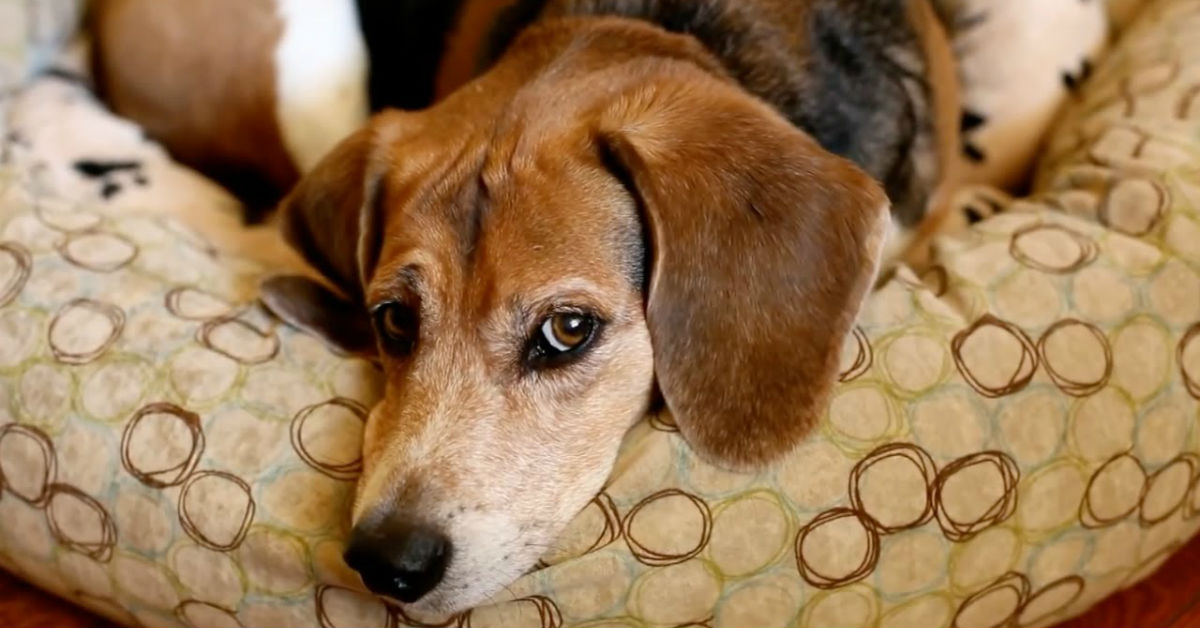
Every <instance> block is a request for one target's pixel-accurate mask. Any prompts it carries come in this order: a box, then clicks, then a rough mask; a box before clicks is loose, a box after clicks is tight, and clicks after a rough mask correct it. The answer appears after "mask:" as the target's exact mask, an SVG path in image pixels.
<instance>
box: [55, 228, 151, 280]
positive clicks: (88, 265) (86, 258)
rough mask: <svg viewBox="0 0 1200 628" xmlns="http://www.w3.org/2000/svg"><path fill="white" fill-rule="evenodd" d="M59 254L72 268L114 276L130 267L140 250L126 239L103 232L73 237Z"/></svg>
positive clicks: (70, 236) (71, 235) (68, 238)
mask: <svg viewBox="0 0 1200 628" xmlns="http://www.w3.org/2000/svg"><path fill="white" fill-rule="evenodd" d="M58 254H59V255H61V256H62V258H63V259H65V260H67V261H68V262H70V263H71V264H73V265H75V266H78V267H80V268H83V269H84V270H90V271H93V272H97V273H111V272H115V271H118V270H121V269H122V268H125V267H126V266H128V265H129V264H130V263H131V262H133V260H134V258H136V257H137V254H138V248H137V245H135V244H134V243H133V242H130V241H129V239H127V238H126V237H125V236H122V235H118V234H115V233H106V232H103V231H84V232H80V233H72V234H70V235H68V236H67V237H66V239H64V240H63V241H62V242H61V243H59V245H58Z"/></svg>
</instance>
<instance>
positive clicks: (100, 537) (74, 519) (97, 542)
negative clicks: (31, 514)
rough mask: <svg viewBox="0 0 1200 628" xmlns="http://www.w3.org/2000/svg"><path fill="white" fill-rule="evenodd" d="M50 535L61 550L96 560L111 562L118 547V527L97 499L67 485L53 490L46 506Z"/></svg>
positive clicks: (57, 485) (59, 485) (51, 489)
mask: <svg viewBox="0 0 1200 628" xmlns="http://www.w3.org/2000/svg"><path fill="white" fill-rule="evenodd" d="M46 520H47V522H48V523H49V524H50V534H51V535H53V536H54V540H55V541H58V544H59V545H61V546H62V547H64V548H66V549H68V550H70V551H72V552H79V553H80V554H83V555H84V556H87V557H88V558H91V559H92V560H94V561H97V562H101V563H106V562H108V561H109V560H111V559H112V555H113V548H114V547H116V545H117V526H116V524H114V523H113V520H112V517H111V516H110V515H109V514H108V511H107V510H105V509H104V506H102V505H101V504H100V502H99V501H97V500H96V499H95V498H94V497H92V496H91V495H88V494H87V493H84V492H83V491H81V490H79V489H77V488H75V487H74V486H68V485H66V484H55V485H53V486H52V487H51V488H50V499H49V500H48V501H47V504H46Z"/></svg>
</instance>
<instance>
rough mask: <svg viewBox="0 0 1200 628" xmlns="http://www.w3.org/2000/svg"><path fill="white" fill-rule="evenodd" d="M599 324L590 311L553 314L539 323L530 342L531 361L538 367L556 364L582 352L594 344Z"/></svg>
mask: <svg viewBox="0 0 1200 628" xmlns="http://www.w3.org/2000/svg"><path fill="white" fill-rule="evenodd" d="M599 325H600V324H599V321H597V320H596V317H595V316H592V315H591V314H585V313H582V312H560V313H558V314H554V315H553V316H551V317H549V318H547V319H546V320H544V321H542V324H541V325H539V326H538V330H537V332H536V333H535V335H534V338H533V342H532V343H531V345H532V346H531V351H530V356H529V357H530V361H531V362H532V363H533V364H534V365H535V366H553V365H555V363H558V362H561V361H562V360H565V359H569V358H572V357H575V356H577V355H579V354H580V353H581V352H582V351H583V350H584V349H586V348H587V347H588V346H589V345H590V344H591V342H592V340H593V338H594V337H595V336H596V330H597V328H598V327H599Z"/></svg>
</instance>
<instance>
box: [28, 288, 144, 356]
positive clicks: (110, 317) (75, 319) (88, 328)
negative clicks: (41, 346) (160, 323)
mask: <svg viewBox="0 0 1200 628" xmlns="http://www.w3.org/2000/svg"><path fill="white" fill-rule="evenodd" d="M124 329H125V312H123V311H121V308H119V307H117V306H115V305H112V304H110V303H103V302H100V301H94V300H92V299H75V300H74V301H71V302H69V303H67V304H66V305H64V306H62V307H61V308H59V310H58V312H56V313H55V314H54V318H53V319H51V321H50V328H49V331H48V332H47V334H46V337H47V340H48V342H49V343H50V351H51V352H52V353H53V354H54V358H55V359H56V360H58V361H59V362H62V363H63V364H72V365H80V364H87V363H89V362H92V361H94V360H96V358H99V357H100V356H101V355H104V352H105V351H107V350H108V349H109V347H111V346H113V344H115V343H116V342H117V340H118V339H119V338H120V337H121V332H122V331H124Z"/></svg>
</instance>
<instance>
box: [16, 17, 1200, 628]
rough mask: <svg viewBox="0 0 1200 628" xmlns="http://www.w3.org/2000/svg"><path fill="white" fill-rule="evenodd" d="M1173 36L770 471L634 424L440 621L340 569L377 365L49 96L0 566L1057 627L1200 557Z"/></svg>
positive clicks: (623, 612)
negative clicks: (555, 518) (260, 291)
mask: <svg viewBox="0 0 1200 628" xmlns="http://www.w3.org/2000/svg"><path fill="white" fill-rule="evenodd" d="M1198 30H1200V0H1154V1H1152V2H1150V3H1148V5H1147V6H1146V7H1145V8H1144V9H1143V10H1142V11H1141V12H1140V14H1139V16H1138V18H1137V19H1136V21H1135V23H1133V24H1132V25H1131V26H1129V27H1128V28H1127V29H1126V30H1125V34H1124V35H1123V38H1122V40H1121V41H1120V42H1119V44H1118V45H1117V47H1116V49H1115V50H1114V51H1113V52H1112V53H1110V54H1109V55H1108V56H1107V57H1106V58H1105V59H1103V60H1102V61H1100V62H1099V63H1098V66H1097V69H1096V71H1095V73H1094V75H1093V77H1092V78H1091V79H1090V80H1089V81H1088V82H1087V84H1086V85H1085V86H1084V87H1083V89H1081V90H1080V91H1079V92H1078V94H1077V96H1076V97H1075V98H1076V100H1075V102H1073V104H1072V106H1071V111H1070V113H1069V115H1068V116H1067V117H1066V119H1065V120H1064V121H1062V122H1060V123H1059V125H1058V127H1057V128H1056V130H1055V132H1054V133H1053V137H1052V138H1051V140H1050V142H1049V144H1048V147H1047V149H1046V150H1045V151H1044V152H1043V156H1042V159H1041V164H1040V167H1039V172H1038V177H1037V183H1036V186H1035V194H1034V195H1033V196H1032V197H1030V198H1028V199H1024V200H1020V201H1016V202H1014V203H1012V204H1011V205H1010V206H1008V207H1007V208H1006V211H1004V212H1002V213H998V214H997V215H995V216H993V217H991V218H990V219H988V220H985V221H983V222H981V223H979V224H977V225H975V226H973V227H972V228H971V229H970V230H969V231H967V232H966V233H964V234H961V235H960V236H957V237H953V238H948V239H945V240H943V241H941V242H940V243H939V252H938V253H939V257H938V260H939V263H938V265H937V266H935V267H934V268H933V269H932V270H930V271H929V272H927V273H925V274H924V275H923V276H921V277H916V276H914V275H913V274H912V273H909V272H901V273H899V274H898V275H897V276H896V277H895V278H894V279H892V280H891V281H889V282H888V283H887V284H885V285H884V286H883V287H882V288H881V289H880V290H879V291H877V292H876V293H875V294H874V295H873V296H872V297H871V299H870V301H869V303H868V305H867V307H866V309H865V311H864V313H863V315H862V317H861V319H860V321H859V324H858V327H857V328H856V329H855V331H854V333H853V335H852V336H851V337H850V338H848V340H847V343H846V348H845V353H844V359H843V373H842V376H841V380H842V383H841V385H840V387H839V388H838V389H837V391H836V394H835V396H834V398H833V402H832V404H831V406H830V408H829V411H828V412H827V414H826V416H825V417H824V419H823V420H822V422H821V424H820V427H819V429H818V430H817V432H816V433H815V434H814V435H813V436H812V438H810V439H809V440H808V441H807V442H806V443H804V444H803V446H801V447H800V448H799V449H798V450H797V451H796V452H795V453H794V454H792V455H791V456H790V457H788V459H787V460H786V461H784V462H783V463H782V464H781V465H779V466H778V467H776V468H773V469H771V470H769V471H767V472H764V473H760V474H734V473H728V472H724V471H721V470H718V469H715V468H713V467H711V466H708V465H706V464H704V463H703V462H701V461H699V460H697V459H696V458H694V457H693V456H691V455H690V453H689V451H688V448H687V446H686V445H685V444H684V442H683V441H682V440H681V439H680V438H679V436H678V434H677V432H676V429H675V428H674V426H673V425H672V423H671V420H670V417H669V416H655V417H651V418H649V419H648V420H647V421H645V422H644V423H642V424H640V425H639V426H637V427H636V428H635V429H634V430H633V431H632V433H631V434H630V436H629V438H628V439H627V442H626V444H625V446H624V448H623V453H622V455H621V457H620V460H619V462H618V464H617V468H616V470H615V471H614V473H613V475H612V478H611V480H610V482H609V483H608V485H607V487H606V488H605V490H604V491H603V492H602V493H601V494H600V495H598V496H597V497H596V498H595V499H594V500H593V501H592V503H591V504H590V505H589V506H588V507H587V508H586V509H585V510H584V511H583V512H582V513H580V515H579V516H578V517H577V519H576V520H575V522H574V523H573V524H572V525H571V527H570V529H569V530H568V532H567V533H566V534H565V535H564V537H563V538H562V539H561V540H560V542H559V546H558V547H556V548H555V549H554V550H553V551H551V552H550V553H549V554H548V555H547V556H546V557H545V558H544V559H543V561H542V563H541V564H540V565H539V568H538V569H537V570H535V571H534V572H532V573H530V574H529V575H527V576H526V577H524V578H523V579H521V580H520V581H518V582H516V583H515V584H513V585H512V586H511V587H510V588H509V589H508V590H506V591H505V592H504V593H502V594H501V595H500V596H499V597H498V598H497V599H496V600H495V602H494V603H493V604H490V605H488V606H486V607H482V608H478V609H474V610H472V611H469V612H467V613H463V614H461V615H458V616H455V617H415V616H412V615H410V614H407V613H406V612H405V611H404V610H403V609H400V608H396V607H391V606H388V605H386V604H384V603H382V602H380V601H378V600H377V599H375V598H373V597H371V596H369V595H366V594H364V593H362V592H361V588H360V586H359V584H358V582H357V578H356V577H355V576H354V575H353V574H352V573H351V572H349V571H348V570H347V568H346V567H345V566H344V565H343V563H342V561H341V558H340V554H341V547H342V539H343V538H344V536H345V534H346V532H347V526H348V522H347V520H346V518H347V513H348V502H349V499H350V498H351V494H352V489H353V481H354V479H355V477H356V475H357V473H358V470H359V467H360V460H359V457H358V440H359V438H360V435H361V428H362V423H363V420H364V417H365V413H366V409H367V408H368V407H369V406H370V405H371V403H372V402H373V401H374V400H375V399H376V398H377V395H378V383H379V382H378V380H377V376H376V374H375V371H374V369H373V367H372V366H371V365H370V364H368V363H365V362H360V361H356V360H350V359H344V358H339V357H337V356H334V355H332V354H330V353H329V352H327V351H326V350H325V349H324V348H323V346H322V345H321V344H320V343H318V342H317V341H316V340H314V339H312V338H309V337H306V336H304V335H302V334H299V333H297V332H295V331H293V330H291V329H289V328H287V327H284V326H282V325H281V324H280V323H279V322H278V321H276V320H274V319H272V318H271V317H270V316H268V315H267V314H266V313H265V312H264V311H263V310H262V308H261V307H259V306H258V305H257V303H256V300H255V294H254V286H255V285H256V282H257V281H258V279H259V278H260V277H262V276H263V273H264V272H265V269H264V267H263V265H262V264H261V263H259V262H257V261H255V259H254V256H253V255H252V253H253V252H254V251H256V250H259V247H260V245H261V246H267V245H269V243H270V242H271V240H270V234H269V233H267V234H247V233H246V232H240V231H236V223H237V220H236V207H235V204H234V203H233V202H232V201H231V199H229V198H228V197H226V196H225V195H224V194H223V193H222V192H221V191H220V190H219V189H217V188H215V187H214V186H212V185H211V184H209V183H208V182H206V181H204V180H203V179H202V178H200V177H198V176H196V175H194V174H192V173H190V172H188V171H186V170H184V169H182V168H179V167H178V166H175V165H173V164H172V163H171V162H170V161H169V159H168V158H167V156H166V155H165V154H164V153H163V152H162V150H161V149H159V148H158V147H157V146H155V145H154V144H152V143H150V142H148V141H147V140H145V139H144V138H143V137H142V135H141V133H140V132H139V131H138V129H136V128H135V127H133V126H132V125H130V124H128V123H127V122H123V121H121V120H118V119H116V118H113V117H112V116H111V115H109V114H107V113H106V112H105V111H104V110H103V109H102V107H101V106H100V105H98V104H97V103H96V102H95V101H94V100H93V99H92V98H91V96H90V95H89V94H88V92H87V90H86V89H85V88H83V87H82V86H80V85H78V84H75V83H72V82H70V81H64V80H62V79H60V78H47V79H41V80H39V81H37V82H35V83H33V84H32V85H30V86H28V87H26V88H23V89H21V90H20V91H18V92H16V93H14V94H12V95H10V96H8V97H6V98H5V99H4V101H3V102H2V104H0V107H2V108H3V110H4V112H5V115H4V116H3V118H0V119H2V120H3V121H4V122H3V124H4V125H5V128H3V129H0V136H2V137H4V138H5V140H4V143H3V145H2V146H0V522H2V525H0V566H3V568H4V569H6V570H8V571H11V572H13V573H15V574H18V575H20V576H21V577H23V578H25V579H28V580H29V581H31V582H33V583H36V584H38V585H39V586H41V587H44V588H46V589H47V590H49V591H52V592H54V593H57V594H59V595H61V596H63V597H64V598H66V599H68V600H71V601H73V602H76V603H78V604H81V605H83V606H86V607H88V608H90V609H93V610H95V611H97V612H99V613H101V614H103V615H105V616H107V617H110V618H112V619H113V620H115V621H118V622H121V623H124V624H128V625H138V624H141V625H146V626H173V625H185V626H204V627H210V626H239V625H242V626H316V625H320V626H326V627H338V628H341V627H348V626H398V625H413V626H420V625H434V626H475V627H480V626H493V625H519V626H538V625H541V626H547V627H554V626H592V627H598V626H614V627H615V626H635V625H656V626H683V625H709V626H752V625H753V626H760V625H761V626H767V625H785V624H786V625H801V626H880V627H890V626H954V627H961V628H967V627H968V626H1010V625H1012V626H1044V625H1049V624H1052V623H1054V622H1056V621H1059V620H1062V619H1065V618H1067V617H1070V616H1073V615H1076V614H1078V613H1080V612H1082V611H1084V610H1086V609H1087V608H1088V607H1090V606H1091V605H1092V604H1094V603H1095V602H1096V601H1098V600H1100V599H1101V598H1103V597H1105V596H1107V595H1109V594H1110V593H1112V592H1114V591H1116V590H1117V589H1119V588H1121V587H1124V586H1128V585H1130V584H1132V583H1134V582H1137V581H1138V580H1140V579H1141V578H1143V577H1144V576H1146V575H1147V574H1149V573H1151V572H1152V571H1153V570H1154V569H1155V568H1156V567H1157V566H1158V565H1159V564H1161V563H1162V562H1163V561H1164V560H1165V559H1166V558H1167V557H1168V556H1169V555H1170V554H1171V553H1172V552H1173V551H1174V550H1175V549H1176V548H1177V547H1179V546H1180V545H1181V544H1183V543H1185V542H1186V541H1187V540H1188V539H1189V538H1190V537H1191V536H1192V535H1193V534H1194V533H1195V532H1196V530H1197V529H1198V528H1200V426H1198V421H1200V403H1198V401H1197V400H1198V399H1200V40H1197V39H1196V38H1195V36H1194V33H1195V32H1197V31H1198ZM255 238H258V239H255ZM230 243H234V244H232V245H231V244H230ZM263 243H267V244H263ZM239 247H240V248H239Z"/></svg>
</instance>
